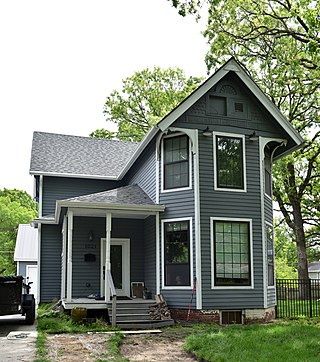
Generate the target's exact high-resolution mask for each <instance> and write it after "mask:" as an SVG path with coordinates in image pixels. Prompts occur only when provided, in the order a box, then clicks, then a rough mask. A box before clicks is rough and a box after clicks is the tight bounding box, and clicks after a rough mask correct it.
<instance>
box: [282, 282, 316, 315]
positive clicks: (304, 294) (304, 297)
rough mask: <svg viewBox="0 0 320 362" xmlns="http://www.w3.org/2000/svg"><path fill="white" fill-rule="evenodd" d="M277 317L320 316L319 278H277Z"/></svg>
mask: <svg viewBox="0 0 320 362" xmlns="http://www.w3.org/2000/svg"><path fill="white" fill-rule="evenodd" d="M276 316H277V318H289V317H300V316H305V317H319V316H320V280H319V279H277V307H276Z"/></svg>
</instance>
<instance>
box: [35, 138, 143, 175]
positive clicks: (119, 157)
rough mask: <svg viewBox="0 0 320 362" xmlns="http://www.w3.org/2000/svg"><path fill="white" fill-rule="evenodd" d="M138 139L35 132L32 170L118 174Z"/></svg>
mask: <svg viewBox="0 0 320 362" xmlns="http://www.w3.org/2000/svg"><path fill="white" fill-rule="evenodd" d="M138 145H139V143H137V142H126V141H115V140H105V139H98V138H91V137H79V136H69V135H62V134H54V133H45V132H34V135H33V142H32V151H31V162H30V173H32V174H46V173H50V174H60V175H75V176H77V175H79V176H88V177H90V176H96V177H105V178H114V177H117V176H118V175H119V174H120V173H121V171H122V170H123V168H124V166H125V165H126V164H127V162H128V161H129V159H130V157H131V156H132V154H133V153H134V151H135V150H136V149H137V147H138Z"/></svg>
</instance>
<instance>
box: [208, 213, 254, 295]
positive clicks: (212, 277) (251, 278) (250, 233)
mask: <svg viewBox="0 0 320 362" xmlns="http://www.w3.org/2000/svg"><path fill="white" fill-rule="evenodd" d="M215 221H222V222H246V223H248V224H249V237H250V246H249V249H250V262H249V263H250V280H251V284H250V285H242V286H240V285H239V286H235V285H223V286H222V285H221V286H220V285H219V286H216V285H214V282H215V278H214V274H215V264H214V253H215V249H214V247H215V245H214V228H213V223H214V222H215ZM210 239H211V241H210V243H211V289H227V290H230V289H254V269H253V238H252V219H244V218H229V217H210Z"/></svg>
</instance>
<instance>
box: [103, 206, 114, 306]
mask: <svg viewBox="0 0 320 362" xmlns="http://www.w3.org/2000/svg"><path fill="white" fill-rule="evenodd" d="M111 220H112V215H111V212H107V213H106V258H105V278H104V283H105V288H104V290H105V293H104V294H105V302H109V301H110V288H109V283H108V278H107V271H109V270H111V262H110V245H111Z"/></svg>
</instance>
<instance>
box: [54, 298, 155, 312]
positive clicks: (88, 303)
mask: <svg viewBox="0 0 320 362" xmlns="http://www.w3.org/2000/svg"><path fill="white" fill-rule="evenodd" d="M61 302H62V306H63V308H64V309H67V310H69V309H72V308H76V307H81V308H86V309H107V308H108V303H106V302H105V301H104V300H95V299H90V298H72V299H71V300H70V301H67V299H66V298H64V299H62V300H61ZM110 302H111V301H110ZM110 302H109V305H110ZM155 302H156V301H155V300H153V299H140V298H134V299H128V300H121V299H117V306H118V307H121V304H124V305H125V304H130V303H132V304H142V305H143V304H148V305H149V304H152V303H155Z"/></svg>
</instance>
